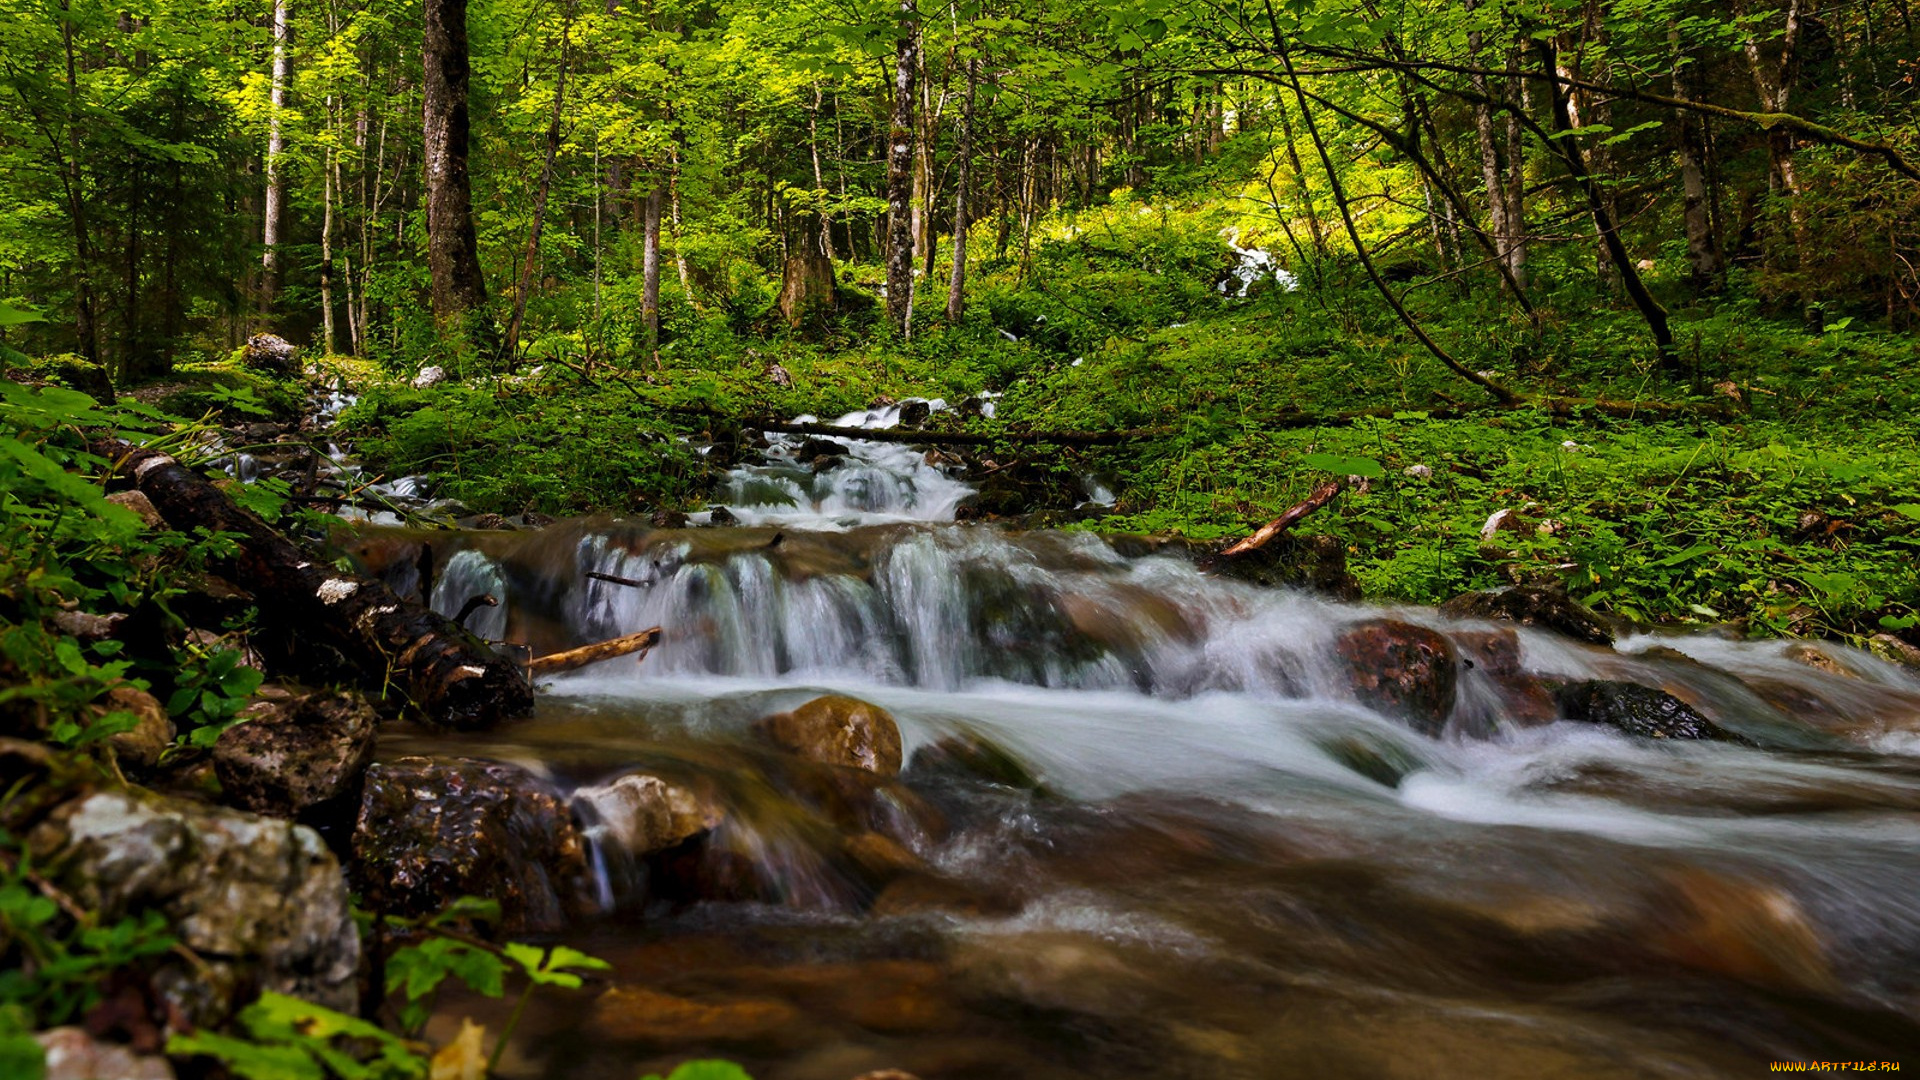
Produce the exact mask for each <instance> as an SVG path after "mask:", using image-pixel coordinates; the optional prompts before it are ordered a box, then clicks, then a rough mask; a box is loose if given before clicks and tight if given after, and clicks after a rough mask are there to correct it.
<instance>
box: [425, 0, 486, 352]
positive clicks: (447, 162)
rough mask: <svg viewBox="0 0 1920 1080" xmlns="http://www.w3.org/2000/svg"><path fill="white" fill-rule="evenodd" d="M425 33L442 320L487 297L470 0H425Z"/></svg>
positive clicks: (428, 148) (430, 212)
mask: <svg viewBox="0 0 1920 1080" xmlns="http://www.w3.org/2000/svg"><path fill="white" fill-rule="evenodd" d="M423 14H424V18H425V28H424V33H423V35H422V39H421V63H422V65H423V67H424V72H425V77H424V79H423V81H422V91H423V93H422V100H423V109H422V111H423V114H424V115H423V152H424V155H425V159H426V173H427V265H428V268H429V270H430V272H431V274H432V277H433V315H434V318H435V319H436V320H438V321H440V322H442V323H445V322H447V321H449V320H452V319H455V318H458V317H459V316H461V315H464V314H466V313H467V312H469V311H472V310H474V309H475V308H479V307H481V306H483V305H484V304H486V302H487V283H486V279H485V277H484V276H483V275H482V274H481V271H480V242H479V238H478V237H477V236H476V235H475V234H474V228H473V188H472V184H471V181H470V180H469V178H468V175H467V149H468V141H469V134H470V133H469V127H470V119H469V117H468V113H467V90H468V84H469V82H470V81H471V74H472V68H471V63H470V60H469V58H468V56H467V0H425V7H424V11H423Z"/></svg>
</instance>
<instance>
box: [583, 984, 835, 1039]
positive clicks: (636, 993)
mask: <svg viewBox="0 0 1920 1080" xmlns="http://www.w3.org/2000/svg"><path fill="white" fill-rule="evenodd" d="M800 1020H801V1014H800V1010H798V1009H796V1008H794V1007H793V1006H792V1005H789V1004H787V1003H786V1002H784V1001H780V1000H778V999H776V998H722V999H720V1000H717V1001H699V1000H695V999H693V998H686V997H680V996H678V995H676V994H667V993H662V992H661V991H659V990H653V989H649V988H647V987H644V986H616V987H613V988H612V989H610V990H608V991H606V992H605V993H603V994H601V995H600V997H599V998H598V999H597V1000H595V1001H594V1003H593V1014H592V1017H591V1019H589V1020H588V1022H587V1025H588V1028H589V1030H591V1031H592V1032H593V1033H594V1034H595V1035H596V1036H598V1037H600V1038H605V1039H617V1040H619V1041H622V1042H644V1043H653V1044H656V1045H667V1046H680V1045H684V1044H687V1043H698V1042H734V1043H738V1042H755V1041H759V1040H762V1039H765V1038H767V1037H769V1036H771V1035H773V1034H774V1033H775V1032H777V1031H779V1030H780V1029H781V1028H784V1027H787V1026H789V1025H792V1024H797V1023H799V1022H800Z"/></svg>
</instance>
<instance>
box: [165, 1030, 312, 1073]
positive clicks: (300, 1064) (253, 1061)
mask: <svg viewBox="0 0 1920 1080" xmlns="http://www.w3.org/2000/svg"><path fill="white" fill-rule="evenodd" d="M167 1053H169V1054H174V1055H181V1056H186V1055H195V1054H199V1055H205V1056H207V1057H210V1058H216V1059H218V1060H220V1061H221V1062H223V1063H225V1064H226V1066H227V1068H229V1069H231V1070H233V1072H234V1074H235V1075H236V1076H240V1077H244V1078H245V1080H326V1075H327V1074H326V1071H325V1070H324V1069H322V1068H321V1067H320V1063H319V1062H317V1061H315V1060H313V1056H312V1055H311V1054H308V1053H307V1052H306V1051H305V1050H303V1049H301V1048H300V1047H297V1046H287V1045H283V1044H275V1045H265V1044H261V1043H255V1042H248V1041H247V1040H245V1039H236V1038H233V1037H231V1036H228V1035H221V1034H219V1033H217V1032H212V1031H202V1032H198V1033H197V1034H193V1035H175V1036H174V1037H173V1038H171V1039H168V1040H167Z"/></svg>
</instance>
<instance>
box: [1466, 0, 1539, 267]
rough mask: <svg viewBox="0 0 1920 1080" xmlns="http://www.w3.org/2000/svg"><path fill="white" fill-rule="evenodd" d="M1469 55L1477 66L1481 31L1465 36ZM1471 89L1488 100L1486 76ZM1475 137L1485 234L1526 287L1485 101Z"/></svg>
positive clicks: (1470, 0)
mask: <svg viewBox="0 0 1920 1080" xmlns="http://www.w3.org/2000/svg"><path fill="white" fill-rule="evenodd" d="M1466 6H1467V10H1468V11H1472V10H1474V9H1475V8H1476V7H1478V6H1479V0H1467V5H1466ZM1467 49H1468V55H1469V57H1471V59H1472V63H1473V66H1474V67H1475V68H1478V67H1479V66H1480V59H1479V56H1480V31H1478V30H1474V31H1472V32H1471V33H1469V34H1468V35H1467ZM1470 78H1471V80H1472V82H1473V88H1474V90H1475V91H1477V92H1478V93H1479V94H1480V96H1481V97H1482V98H1490V97H1491V96H1492V95H1490V94H1489V93H1488V92H1487V77H1486V76H1485V75H1482V74H1480V73H1478V72H1477V71H1476V72H1475V73H1474V74H1473V75H1472V76H1470ZM1473 131H1474V137H1475V138H1476V139H1477V140H1478V141H1479V144H1480V182H1481V183H1482V184H1484V185H1485V186H1486V189H1487V226H1488V229H1487V231H1488V232H1490V233H1492V234H1493V246H1494V251H1495V253H1496V257H1497V258H1498V259H1499V260H1500V262H1501V263H1502V264H1503V265H1504V266H1505V267H1506V268H1507V272H1508V273H1509V274H1510V275H1511V276H1512V277H1513V280H1514V282H1515V283H1516V284H1517V285H1519V286H1521V287H1523V288H1524V287H1525V285H1526V277H1525V274H1526V266H1525V264H1524V263H1522V262H1520V261H1519V260H1517V259H1516V258H1515V257H1514V256H1515V255H1516V254H1517V253H1518V252H1519V251H1520V250H1521V248H1520V246H1519V245H1518V244H1516V243H1515V233H1516V232H1517V230H1515V229H1514V228H1513V218H1512V214H1511V211H1510V210H1509V209H1508V207H1507V185H1506V181H1505V180H1504V179H1502V177H1501V174H1500V149H1499V145H1498V143H1497V142H1496V141H1495V140H1494V133H1493V107H1492V106H1491V105H1490V104H1489V103H1488V102H1487V101H1484V100H1482V101H1476V102H1474V103H1473Z"/></svg>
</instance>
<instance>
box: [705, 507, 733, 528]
mask: <svg viewBox="0 0 1920 1080" xmlns="http://www.w3.org/2000/svg"><path fill="white" fill-rule="evenodd" d="M707 524H709V525H738V524H740V519H739V518H737V517H735V516H733V511H731V510H729V509H727V508H726V507H724V506H716V507H714V508H713V513H711V514H708V515H707Z"/></svg>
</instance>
